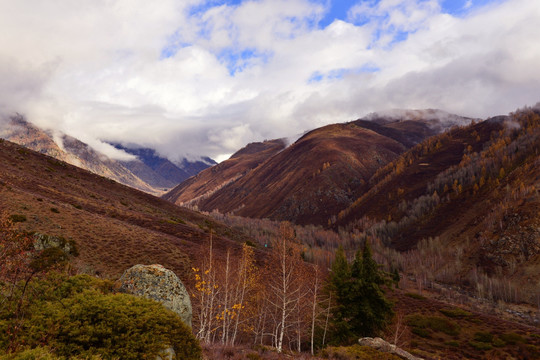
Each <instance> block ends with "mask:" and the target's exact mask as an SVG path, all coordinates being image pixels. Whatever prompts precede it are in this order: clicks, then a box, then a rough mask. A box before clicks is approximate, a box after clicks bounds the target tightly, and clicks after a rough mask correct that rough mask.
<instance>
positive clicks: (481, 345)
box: [469, 340, 493, 351]
mask: <svg viewBox="0 0 540 360" xmlns="http://www.w3.org/2000/svg"><path fill="white" fill-rule="evenodd" d="M469 345H471V346H472V347H473V348H475V349H476V350H481V351H487V350H491V349H493V346H491V344H488V343H485V342H480V341H473V340H471V341H469Z"/></svg>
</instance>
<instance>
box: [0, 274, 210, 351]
mask: <svg viewBox="0 0 540 360" xmlns="http://www.w3.org/2000/svg"><path fill="white" fill-rule="evenodd" d="M30 286H31V288H32V290H33V291H32V294H34V295H33V296H32V298H29V299H28V301H29V302H30V303H31V305H30V307H29V309H28V312H27V315H26V316H27V317H26V319H25V321H24V322H23V323H22V328H21V331H20V332H19V333H18V336H19V338H18V339H17V343H19V344H24V345H25V346H27V347H39V346H43V345H46V346H48V347H50V348H51V349H54V355H55V356H58V357H59V358H63V357H66V358H72V357H73V356H79V357H80V358H87V357H93V356H101V357H103V358H104V359H113V358H118V359H127V360H129V359H142V358H147V359H151V358H155V357H156V356H157V355H158V354H159V353H160V352H161V351H162V350H164V349H166V348H168V347H173V348H174V350H175V352H176V356H177V358H178V359H186V360H187V359H200V358H201V348H200V346H199V344H198V342H197V340H196V339H195V337H194V336H193V334H192V333H191V329H190V328H189V327H187V326H186V325H185V324H184V323H183V322H182V320H181V319H180V318H179V316H178V315H177V314H175V313H173V312H172V311H170V310H168V309H166V308H165V307H163V306H162V305H161V304H159V303H157V302H155V301H152V300H148V299H144V298H139V297H135V296H133V295H128V294H114V293H112V292H111V291H112V288H113V283H112V282H110V281H102V280H99V279H96V278H93V277H91V276H88V275H79V276H75V277H71V278H67V277H65V276H62V275H51V276H49V277H48V278H47V279H46V280H40V281H33V282H32V283H31V284H30ZM10 321H13V319H12V317H10V315H9V313H2V312H0V348H2V347H4V348H5V345H6V344H7V343H8V342H9V340H10V339H8V338H7V336H8V335H7V334H6V332H5V331H2V330H3V329H9V328H10V326H9V325H10ZM11 340H12V339H11ZM36 351H37V350H36ZM27 358H28V359H32V357H27ZM15 359H26V358H22V357H21V358H15ZM37 359H41V358H37ZM43 359H44V360H48V359H49V358H46V357H44V358H43ZM51 359H54V358H51Z"/></svg>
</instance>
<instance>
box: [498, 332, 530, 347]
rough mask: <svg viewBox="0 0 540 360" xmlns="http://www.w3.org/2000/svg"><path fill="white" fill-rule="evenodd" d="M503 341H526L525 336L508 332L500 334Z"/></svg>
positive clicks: (509, 342) (512, 343)
mask: <svg viewBox="0 0 540 360" xmlns="http://www.w3.org/2000/svg"><path fill="white" fill-rule="evenodd" d="M500 338H501V340H502V341H504V342H505V343H507V344H510V345H516V344H517V343H524V342H525V338H524V337H523V336H521V335H519V334H516V333H506V334H502V335H500Z"/></svg>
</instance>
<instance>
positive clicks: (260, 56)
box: [218, 48, 272, 76]
mask: <svg viewBox="0 0 540 360" xmlns="http://www.w3.org/2000/svg"><path fill="white" fill-rule="evenodd" d="M271 56H272V55H271V54H269V53H267V52H262V51H259V50H257V49H243V50H236V49H233V48H227V49H225V50H223V51H222V52H221V53H219V54H218V60H219V62H220V63H222V64H224V65H225V66H227V69H228V70H229V74H230V75H231V76H233V75H235V74H236V73H238V72H241V71H242V70H244V69H245V68H247V67H249V66H250V65H251V64H253V63H255V62H262V63H267V62H268V61H269V59H270V57H271Z"/></svg>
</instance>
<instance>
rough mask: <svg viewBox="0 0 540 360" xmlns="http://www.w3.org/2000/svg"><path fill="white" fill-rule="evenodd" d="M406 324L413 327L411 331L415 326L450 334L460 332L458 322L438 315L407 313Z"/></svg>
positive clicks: (453, 334)
mask: <svg viewBox="0 0 540 360" xmlns="http://www.w3.org/2000/svg"><path fill="white" fill-rule="evenodd" d="M407 324H408V325H409V326H411V327H412V328H413V329H412V330H413V332H414V329H415V328H417V329H431V330H433V331H439V332H442V333H445V334H447V335H452V336H455V335H459V332H460V329H459V325H458V324H456V323H454V322H453V321H451V320H448V319H446V318H443V317H440V316H422V315H420V314H415V315H409V316H408V317H407ZM418 335H419V334H418Z"/></svg>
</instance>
